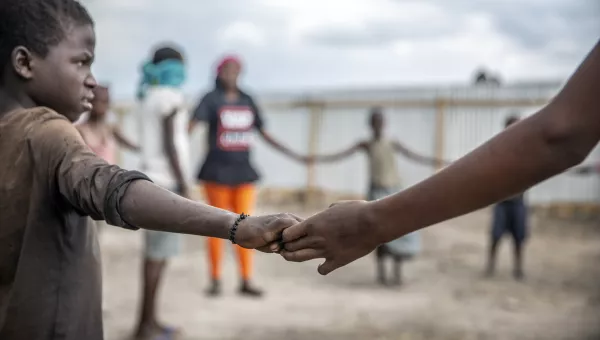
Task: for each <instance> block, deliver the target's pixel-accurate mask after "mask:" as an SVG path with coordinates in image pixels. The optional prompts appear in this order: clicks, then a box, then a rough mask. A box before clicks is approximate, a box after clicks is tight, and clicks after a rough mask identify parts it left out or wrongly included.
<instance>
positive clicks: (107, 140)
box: [76, 85, 141, 164]
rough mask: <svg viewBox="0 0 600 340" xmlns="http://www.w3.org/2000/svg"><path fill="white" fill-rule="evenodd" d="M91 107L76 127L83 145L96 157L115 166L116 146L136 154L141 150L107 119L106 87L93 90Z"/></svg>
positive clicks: (107, 99)
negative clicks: (83, 142)
mask: <svg viewBox="0 0 600 340" xmlns="http://www.w3.org/2000/svg"><path fill="white" fill-rule="evenodd" d="M92 105H93V106H94V108H93V109H92V110H91V111H90V112H89V113H88V114H87V115H86V116H87V117H85V119H83V120H80V121H79V122H78V124H76V126H77V130H79V133H81V137H82V138H83V140H84V141H85V143H86V144H87V145H88V146H89V147H90V149H92V151H94V153H95V154H96V155H98V156H100V157H101V158H103V159H104V160H105V161H106V162H107V163H109V164H116V162H117V152H118V150H117V146H122V147H124V148H127V149H129V150H131V151H136V152H139V151H140V150H141V149H140V147H139V146H138V145H136V144H135V143H133V142H131V141H130V140H129V139H128V138H126V137H125V135H124V134H123V132H122V131H121V129H120V128H119V127H118V125H116V124H114V123H113V122H111V120H110V119H109V118H108V116H109V114H111V112H110V92H109V89H108V87H106V86H101V85H99V86H97V87H96V88H95V89H94V99H93V100H92Z"/></svg>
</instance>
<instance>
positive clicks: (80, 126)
mask: <svg viewBox="0 0 600 340" xmlns="http://www.w3.org/2000/svg"><path fill="white" fill-rule="evenodd" d="M93 92H94V99H93V100H92V105H93V108H92V110H91V111H90V112H88V113H87V114H86V115H85V116H86V117H82V118H83V119H80V120H79V121H78V122H77V123H76V124H75V126H76V127H77V130H78V131H79V133H80V134H81V137H82V138H83V140H84V141H85V143H86V144H87V146H88V147H89V148H90V149H91V150H92V151H93V152H94V153H95V154H96V155H97V156H99V157H101V158H102V159H104V160H105V161H106V162H107V163H108V164H116V163H117V152H118V149H117V147H118V146H122V147H125V148H127V149H129V150H132V151H136V152H139V151H140V147H139V146H137V145H136V144H135V143H133V142H131V141H130V140H129V139H128V138H126V137H125V136H124V134H123V132H122V131H121V129H120V128H119V127H118V125H116V124H115V123H114V122H113V121H112V120H111V118H110V117H108V116H109V114H111V113H112V112H111V111H110V92H109V88H108V87H106V86H101V85H98V86H96V87H95V88H94V90H93ZM82 116H83V115H82ZM113 117H114V116H113ZM89 221H90V223H91V224H92V225H95V226H96V229H97V230H98V232H99V233H100V232H101V231H102V230H103V229H104V226H106V222H104V221H94V220H93V219H91V218H90V219H89ZM107 266H108V263H107V258H104V260H103V261H102V267H103V268H107ZM104 271H105V269H103V272H104ZM102 288H103V290H104V293H103V294H102V296H103V297H104V301H103V304H102V307H103V310H104V311H108V310H109V309H110V308H109V306H108V303H107V301H108V300H107V299H106V296H107V294H106V291H105V288H106V285H103V286H102Z"/></svg>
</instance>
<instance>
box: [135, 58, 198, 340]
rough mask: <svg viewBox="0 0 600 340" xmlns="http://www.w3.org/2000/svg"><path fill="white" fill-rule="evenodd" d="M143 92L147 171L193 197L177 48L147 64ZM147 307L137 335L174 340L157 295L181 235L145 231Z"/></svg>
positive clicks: (141, 113)
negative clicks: (158, 309) (160, 318)
mask: <svg viewBox="0 0 600 340" xmlns="http://www.w3.org/2000/svg"><path fill="white" fill-rule="evenodd" d="M142 73H143V76H142V81H141V83H140V88H139V92H138V99H140V100H141V105H140V110H139V124H140V127H141V131H140V133H141V141H142V143H141V145H142V164H143V165H142V167H143V169H142V170H143V171H144V172H145V173H146V174H147V175H148V177H150V179H151V180H152V181H154V183H155V184H157V185H160V186H162V187H163V188H165V189H168V190H171V191H173V192H175V193H177V194H179V195H181V196H183V197H188V198H189V190H188V188H189V185H188V183H190V176H189V169H190V166H189V164H188V160H189V154H188V133H187V121H188V114H187V111H186V106H185V100H184V95H183V92H182V90H181V85H182V84H183V82H184V81H185V65H184V61H183V56H182V54H181V53H180V52H179V51H178V50H176V49H175V48H172V47H162V48H159V49H157V50H156V52H155V53H154V57H153V58H152V61H150V62H148V63H146V64H145V65H144V67H143V70H142ZM145 233H146V235H145V242H146V244H145V253H144V257H145V261H144V270H143V271H144V274H143V282H144V286H143V293H142V296H143V297H142V301H141V303H142V305H141V308H140V315H139V321H138V326H137V330H136V334H135V337H136V338H137V339H155V338H161V339H171V338H174V337H175V336H176V335H177V333H179V332H178V331H177V330H176V329H174V328H172V327H167V326H164V325H161V324H159V322H158V321H157V318H156V314H157V313H156V295H157V291H158V288H159V283H160V282H161V278H162V276H163V272H164V268H165V265H166V262H167V260H168V259H169V258H171V257H173V256H176V255H177V254H178V253H179V249H180V243H181V239H180V238H181V237H180V235H179V234H173V233H165V232H158V231H149V230H146V231H145Z"/></svg>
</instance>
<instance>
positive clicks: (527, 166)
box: [282, 42, 600, 274]
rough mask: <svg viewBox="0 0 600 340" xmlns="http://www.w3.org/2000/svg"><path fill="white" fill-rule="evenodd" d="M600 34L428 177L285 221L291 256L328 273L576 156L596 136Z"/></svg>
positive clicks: (533, 180)
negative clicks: (558, 78) (534, 97)
mask: <svg viewBox="0 0 600 340" xmlns="http://www.w3.org/2000/svg"><path fill="white" fill-rule="evenodd" d="M599 93H600V42H599V43H597V44H596V46H595V47H594V49H593V50H592V52H591V53H590V54H589V55H588V56H587V58H586V59H585V60H584V62H583V63H582V64H581V66H580V67H579V68H578V69H577V71H576V72H575V74H574V75H573V76H572V77H571V78H570V80H569V81H568V82H567V84H566V85H565V87H564V88H563V89H562V90H561V91H560V93H559V94H558V95H557V96H556V97H555V98H554V99H553V100H552V101H551V102H550V104H548V105H547V106H546V107H544V108H543V109H542V110H540V111H539V112H538V113H536V114H534V115H533V116H531V117H529V118H527V119H525V120H523V121H521V122H519V123H517V124H514V125H512V126H511V127H509V128H508V129H506V130H504V131H503V132H501V133H500V134H498V135H497V136H496V137H494V138H492V139H491V140H490V141H488V142H487V143H485V144H484V145H482V146H480V147H478V148H477V149H475V150H474V151H472V152H471V153H469V154H467V155H466V156H465V157H463V158H462V159H460V160H458V161H456V162H454V163H453V164H452V165H450V166H449V167H447V168H446V169H444V170H442V171H440V172H438V173H437V174H436V175H434V176H432V177H430V178H429V179H427V180H425V181H423V182H421V183H419V184H417V185H415V186H413V187H411V188H409V189H407V190H405V191H403V192H400V193H398V194H395V195H393V196H390V197H387V198H385V199H382V200H379V201H375V202H369V203H366V202H362V201H359V202H356V201H355V202H348V203H341V204H338V205H336V206H334V207H332V208H330V209H328V210H325V211H324V212H322V213H320V214H317V215H314V216H313V217H311V218H309V219H307V220H306V221H304V222H303V223H300V224H298V225H296V226H293V227H291V228H289V229H287V230H286V231H285V232H284V234H283V236H284V242H286V245H285V249H286V251H284V252H282V255H283V256H284V257H285V258H286V259H288V260H292V261H306V260H310V259H314V258H325V259H326V262H325V263H324V264H323V265H322V266H320V267H319V272H320V273H321V274H327V273H329V272H331V271H332V270H335V269H336V268H339V267H341V266H344V265H346V264H348V263H350V262H352V261H354V260H356V259H357V258H359V257H362V256H364V255H366V254H368V253H369V252H371V251H372V250H373V249H374V248H375V247H376V246H377V245H379V244H381V243H383V242H387V241H390V240H393V239H395V238H397V237H400V236H402V235H405V234H407V233H409V232H412V231H415V230H418V229H421V228H425V227H427V226H430V225H432V224H436V223H439V222H442V221H444V220H447V219H450V218H454V217H457V216H460V215H463V214H466V213H469V212H471V211H474V210H476V209H479V208H483V207H485V206H488V205H490V204H492V203H495V202H497V201H499V200H502V199H504V198H507V197H510V196H512V195H515V194H518V193H520V192H524V191H525V190H526V189H528V188H529V187H531V186H533V185H535V184H537V183H539V182H541V181H543V180H545V179H547V178H549V177H551V176H554V175H557V174H559V173H561V172H563V171H565V170H567V169H568V168H570V167H573V166H575V165H577V164H579V163H580V162H582V161H583V160H584V159H585V157H586V156H587V155H588V154H589V152H590V151H591V150H592V149H593V148H594V147H595V146H596V145H597V144H598V142H599V141H600V96H599V95H598V94H599Z"/></svg>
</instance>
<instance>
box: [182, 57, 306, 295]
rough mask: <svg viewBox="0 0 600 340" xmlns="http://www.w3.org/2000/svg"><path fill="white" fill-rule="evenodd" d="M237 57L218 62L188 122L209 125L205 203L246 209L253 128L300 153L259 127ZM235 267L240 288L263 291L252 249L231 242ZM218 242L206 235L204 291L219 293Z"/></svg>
mask: <svg viewBox="0 0 600 340" xmlns="http://www.w3.org/2000/svg"><path fill="white" fill-rule="evenodd" d="M241 66H242V65H241V61H240V59H239V58H238V57H235V56H227V57H225V58H223V59H222V60H221V61H220V62H219V64H218V66H217V70H216V71H217V72H216V73H217V75H216V79H215V88H214V89H213V90H212V91H210V92H209V93H207V94H206V95H204V96H203V98H202V99H201V101H200V103H199V104H198V106H197V107H196V109H195V111H194V114H193V116H192V119H191V121H190V124H189V131H190V133H191V132H192V131H193V130H194V127H195V126H196V125H197V124H198V123H200V122H203V123H207V124H208V134H207V137H208V139H207V144H208V153H207V155H206V158H205V160H204V163H203V164H202V166H201V168H200V171H199V173H198V176H197V179H198V181H200V182H201V183H202V186H203V189H204V193H205V196H206V198H207V200H208V204H210V205H212V206H214V207H217V208H222V209H226V210H229V211H232V212H235V213H246V214H249V213H251V212H252V210H253V209H254V205H255V200H256V198H255V197H256V189H255V183H256V182H257V181H258V180H259V174H258V173H257V171H256V170H255V168H254V167H253V166H252V164H251V162H250V151H251V149H252V142H253V131H252V130H253V129H256V130H258V132H259V135H260V136H261V137H262V139H263V140H264V141H265V142H266V143H267V144H269V145H270V146H272V147H273V148H275V149H276V150H279V151H280V152H282V153H283V154H285V155H287V156H289V157H291V158H293V159H296V160H298V161H300V160H301V157H300V156H299V155H297V154H296V153H294V152H292V151H290V150H289V149H288V148H286V147H285V146H283V145H282V144H281V143H279V142H278V141H276V140H275V139H274V138H273V137H272V136H271V135H270V134H269V133H268V132H267V131H266V130H265V127H264V120H263V117H262V113H261V111H260V109H259V108H258V107H257V105H256V104H255V102H254V100H253V98H252V97H251V96H250V95H248V94H247V93H245V92H244V91H242V90H241V89H240V88H239V86H238V78H239V75H240V71H241ZM235 248H236V251H237V254H238V259H239V266H240V275H241V284H240V288H239V293H240V294H242V295H245V296H251V297H260V296H262V294H263V292H262V291H261V290H260V289H258V288H257V287H255V286H253V285H252V283H251V278H252V260H253V259H252V250H250V249H244V248H241V247H238V246H235ZM222 257H223V242H222V240H220V239H216V238H209V239H208V258H209V266H210V275H211V283H210V286H209V288H208V290H207V294H208V295H209V296H218V295H220V294H221V291H222V289H221V265H222Z"/></svg>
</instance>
